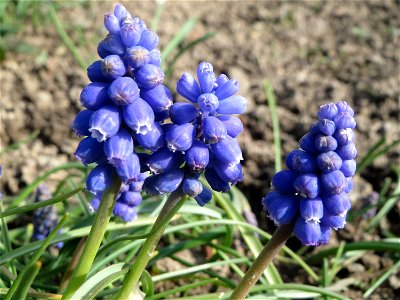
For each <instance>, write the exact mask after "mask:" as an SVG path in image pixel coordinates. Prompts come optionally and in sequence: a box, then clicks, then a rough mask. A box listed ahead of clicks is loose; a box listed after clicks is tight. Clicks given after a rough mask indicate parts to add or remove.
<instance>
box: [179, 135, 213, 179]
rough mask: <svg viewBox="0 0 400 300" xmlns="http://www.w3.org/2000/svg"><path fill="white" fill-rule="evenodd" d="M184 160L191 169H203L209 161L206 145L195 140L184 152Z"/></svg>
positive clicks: (198, 170)
mask: <svg viewBox="0 0 400 300" xmlns="http://www.w3.org/2000/svg"><path fill="white" fill-rule="evenodd" d="M185 161H186V163H187V164H188V166H189V167H190V169H191V170H193V171H196V172H200V171H202V170H204V169H205V168H206V167H207V165H208V163H209V161H210V153H209V150H208V148H207V146H206V145H205V144H204V143H203V142H201V141H199V140H195V141H194V142H193V144H192V146H191V147H190V149H189V150H187V151H186V152H185Z"/></svg>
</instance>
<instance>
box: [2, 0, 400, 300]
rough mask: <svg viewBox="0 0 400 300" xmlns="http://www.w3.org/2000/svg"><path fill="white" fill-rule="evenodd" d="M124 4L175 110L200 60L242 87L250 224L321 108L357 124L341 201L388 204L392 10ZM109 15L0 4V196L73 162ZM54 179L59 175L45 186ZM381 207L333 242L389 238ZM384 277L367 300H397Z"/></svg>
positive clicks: (393, 216) (376, 5) (395, 282)
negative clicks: (183, 83)
mask: <svg viewBox="0 0 400 300" xmlns="http://www.w3.org/2000/svg"><path fill="white" fill-rule="evenodd" d="M121 2H122V3H123V4H124V5H125V6H126V7H127V8H128V10H130V11H131V12H133V13H134V14H135V15H137V16H139V17H140V18H142V19H143V20H145V21H146V23H147V25H148V27H152V28H154V29H155V30H156V32H157V33H158V34H159V37H160V49H161V50H164V52H163V57H164V60H163V63H164V70H165V72H166V75H167V85H168V86H169V87H170V88H171V91H172V92H173V93H174V95H175V97H176V99H177V100H179V97H178V96H177V95H176V92H175V82H176V80H177V79H178V78H179V76H180V75H181V74H182V73H183V72H191V73H194V72H195V68H196V66H197V64H198V63H199V62H200V61H202V60H206V61H208V62H211V63H212V64H213V65H214V69H215V72H216V73H217V74H219V73H225V74H227V75H228V76H229V77H232V78H235V79H237V80H238V81H239V83H240V92H239V94H241V95H243V96H245V97H246V98H247V99H248V101H249V106H248V110H247V113H246V114H245V115H244V116H243V118H242V121H243V123H244V124H245V127H246V129H245V131H244V132H243V133H242V134H241V135H240V136H239V141H240V143H241V145H242V149H243V152H244V158H245V161H244V172H245V178H244V181H243V182H242V183H241V184H240V185H239V188H240V189H241V190H242V191H243V192H244V193H245V195H246V196H247V197H248V199H249V201H250V203H251V205H252V207H253V210H254V211H256V212H257V211H260V208H261V205H260V199H261V197H262V195H264V194H265V193H266V192H267V191H268V190H269V181H270V178H271V176H272V175H273V174H274V172H275V165H274V161H275V159H276V157H277V156H278V157H281V158H282V159H284V156H285V154H286V153H288V152H289V151H290V150H292V149H294V148H296V147H298V144H297V141H298V140H299V139H300V138H301V137H302V135H303V134H304V133H305V132H306V131H307V130H308V127H309V126H310V125H311V124H312V123H313V122H314V120H315V116H316V111H317V109H318V107H319V106H320V105H321V104H323V103H326V102H332V101H333V102H337V101H339V100H346V101H348V102H349V103H350V104H351V105H352V106H353V107H354V109H355V111H356V119H357V122H358V127H357V147H358V150H359V155H358V162H359V170H358V171H359V172H358V175H357V178H356V184H355V191H354V192H353V193H352V194H351V200H352V202H353V205H354V207H355V210H358V209H361V208H362V207H364V208H365V207H368V205H371V203H372V202H371V201H375V200H376V199H378V200H376V201H375V204H373V205H375V206H376V203H378V204H379V203H384V201H385V200H387V199H388V198H387V197H386V195H395V197H397V198H398V196H399V192H400V191H399V185H396V184H397V182H398V176H397V175H398V170H396V167H399V163H400V161H399V149H400V148H399V138H400V136H399V134H400V133H399V115H400V109H399V101H400V100H399V99H400V98H399V89H400V87H399V85H400V83H399V78H400V77H399V75H400V74H399V58H400V56H399V50H400V47H399V46H400V19H399V15H400V7H399V2H398V1H394V0H393V1H390V0H387V1H385V0H381V1H345V2H343V1H330V2H327V1H224V2H214V1H165V2H154V1H121ZM114 4H115V3H114V2H113V1H95V2H94V1H93V2H92V1H56V2H51V1H16V0H15V1H12V0H1V1H0V21H1V27H0V34H1V41H0V77H1V84H0V165H2V166H3V177H2V179H1V187H0V188H1V191H2V192H3V193H6V194H8V195H15V194H17V193H18V192H19V191H20V190H21V188H23V187H25V186H26V185H27V184H29V183H31V182H33V181H34V180H35V179H36V178H37V177H38V175H40V174H42V173H44V172H45V171H46V170H48V169H50V168H53V167H55V166H58V165H60V164H61V163H64V162H67V161H73V160H74V157H73V155H72V153H73V152H74V149H75V148H76V145H77V144H78V141H79V139H78V138H77V137H76V136H74V135H73V133H72V131H71V130H70V124H71V122H72V120H73V118H74V116H75V114H76V113H77V112H78V111H79V110H80V109H81V107H80V104H79V94H80V92H81V90H82V88H83V87H84V86H85V85H86V84H87V83H88V82H89V80H88V79H87V77H86V67H87V66H88V65H89V64H90V63H91V62H92V61H94V60H96V59H98V58H97V52H96V47H97V43H98V42H99V41H100V40H101V39H102V38H103V37H104V36H105V35H106V31H105V30H104V29H103V14H104V12H106V11H111V10H112V8H113V6H114ZM272 90H273V91H274V93H275V97H276V104H277V111H276V112H275V110H273V111H272V115H274V114H275V113H277V115H278V117H279V123H280V129H281V134H280V138H281V142H282V149H281V153H276V151H274V146H273V144H274V139H273V127H272V120H271V109H270V106H269V105H268V101H267V100H268V99H267V98H268V97H267V95H269V97H270V100H271V97H272V96H273V94H272V93H271V91H272ZM63 176H65V174H62V172H61V173H57V174H55V175H54V176H52V177H51V180H52V181H53V182H57V180H59V179H60V178H63ZM51 180H50V181H49V182H50V184H51V182H52V181H51ZM385 189H386V190H385ZM396 193H397V194H396ZM385 197H386V198H385ZM374 198H375V200H373V199H374ZM371 199H372V200H371ZM390 199H392V198H390ZM391 203H392V204H391V207H390V208H389V210H388V212H387V214H385V215H384V216H383V217H382V218H381V219H380V221H381V222H378V224H376V225H375V226H374V228H372V229H374V230H372V231H371V230H370V231H365V230H362V231H361V230H359V228H357V226H354V225H353V224H354V223H353V224H349V226H347V228H346V229H345V230H342V231H341V232H339V234H340V239H344V240H346V241H357V240H375V239H379V238H382V237H387V236H399V235H400V225H399V212H400V202H399V201H397V200H396V201H393V200H392V202H391ZM382 205H384V204H382ZM378 206H379V205H378ZM364 210H365V209H364ZM365 211H367V210H365ZM257 217H258V218H259V221H260V224H261V227H262V228H264V229H265V228H267V229H268V230H270V231H271V230H272V229H271V228H273V226H271V224H270V223H268V222H267V221H266V218H265V215H263V214H261V215H260V213H258V214H257ZM361 220H362V219H361ZM370 229H371V228H370ZM332 243H333V244H335V243H338V242H337V241H336V240H335V239H334V241H333V242H332ZM364 260H365V261H364ZM385 263H386V261H385V256H384V255H383V256H377V255H375V254H371V255H370V256H364V257H363V261H361V262H359V263H358V265H357V264H354V265H351V266H349V267H348V268H347V269H346V271H345V272H347V274H352V273H354V274H359V275H354V276H364V277H365V278H360V279H362V280H365V282H368V280H370V279H371V278H373V276H374V272H379V271H380V270H382V269H384V268H385V267H386V266H387V265H385ZM364 271H368V272H364ZM392 277H393V279H392ZM392 277H391V279H390V280H389V282H388V283H387V285H385V286H383V287H381V288H380V289H381V290H380V291H379V293H378V294H377V295H378V298H377V299H393V297H395V296H394V295H395V294H394V292H395V290H396V289H399V288H400V282H399V279H398V278H397V277H396V276H392ZM396 278H397V279H396ZM355 293H356V292H355ZM350 296H354V298H357V297H358V296H359V295H358V294H357V293H356V294H354V295H350ZM379 297H380V298H379Z"/></svg>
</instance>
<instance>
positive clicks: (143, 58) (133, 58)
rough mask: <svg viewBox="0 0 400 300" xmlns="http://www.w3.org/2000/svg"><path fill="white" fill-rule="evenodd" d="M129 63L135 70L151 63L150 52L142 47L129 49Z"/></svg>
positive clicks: (127, 56)
mask: <svg viewBox="0 0 400 300" xmlns="http://www.w3.org/2000/svg"><path fill="white" fill-rule="evenodd" d="M125 59H126V61H127V63H128V64H129V65H130V66H131V67H132V68H134V69H139V68H141V67H143V66H144V65H145V64H148V63H149V61H150V55H149V50H147V49H146V48H143V47H142V46H133V47H130V48H128V50H127V51H126V54H125Z"/></svg>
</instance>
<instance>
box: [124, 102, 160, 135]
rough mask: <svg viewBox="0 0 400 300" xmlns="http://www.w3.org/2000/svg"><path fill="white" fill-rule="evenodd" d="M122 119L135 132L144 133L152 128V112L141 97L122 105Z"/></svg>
mask: <svg viewBox="0 0 400 300" xmlns="http://www.w3.org/2000/svg"><path fill="white" fill-rule="evenodd" d="M123 115H124V121H125V123H126V125H128V126H129V127H130V128H131V129H132V130H133V131H134V132H135V133H140V134H146V133H147V132H148V131H150V130H152V125H153V124H154V118H155V117H154V112H153V110H152V109H151V106H150V105H149V104H147V102H146V101H144V100H143V99H140V98H139V99H138V100H136V101H135V103H132V104H131V105H128V106H124V107H123Z"/></svg>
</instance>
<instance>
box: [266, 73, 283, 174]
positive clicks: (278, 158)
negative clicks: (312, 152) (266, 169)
mask: <svg viewBox="0 0 400 300" xmlns="http://www.w3.org/2000/svg"><path fill="white" fill-rule="evenodd" d="M264 89H265V94H266V95H267V101H268V106H269V110H270V112H271V120H272V131H273V136H274V157H275V172H279V171H280V170H282V154H281V134H280V128H279V115H278V111H277V109H276V99H275V93H274V90H273V88H272V85H271V84H270V83H269V82H268V81H267V80H266V79H265V80H264Z"/></svg>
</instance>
